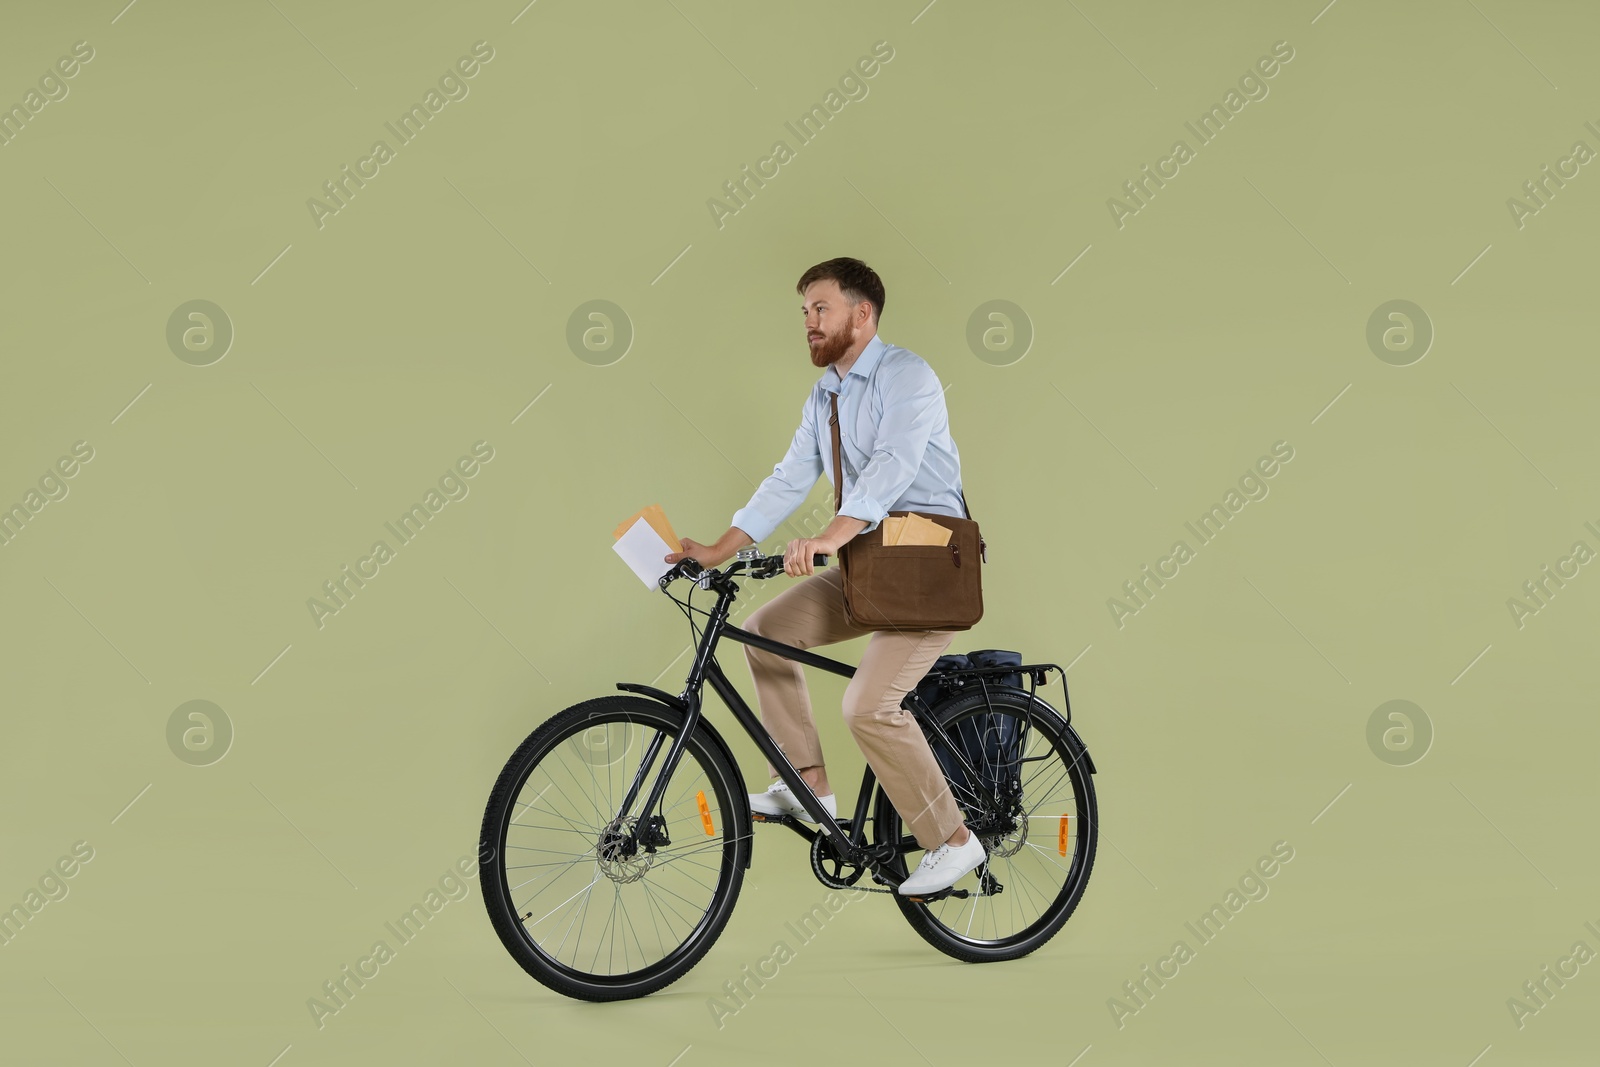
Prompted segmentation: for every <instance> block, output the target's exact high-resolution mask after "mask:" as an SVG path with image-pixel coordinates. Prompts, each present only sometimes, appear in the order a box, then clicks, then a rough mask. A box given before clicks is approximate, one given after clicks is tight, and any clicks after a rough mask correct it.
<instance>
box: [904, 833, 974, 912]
mask: <svg viewBox="0 0 1600 1067" xmlns="http://www.w3.org/2000/svg"><path fill="white" fill-rule="evenodd" d="M988 855H989V854H988V853H987V852H986V851H984V848H983V842H982V841H979V840H978V835H977V834H975V833H973V832H972V831H971V830H968V831H967V843H966V844H964V845H951V844H943V845H940V846H939V847H938V848H934V849H929V850H928V851H927V852H925V853H923V855H922V862H921V863H920V864H919V865H918V866H917V869H916V870H914V871H912V872H911V877H909V878H907V879H906V880H905V881H904V882H901V883H900V888H899V889H898V890H896V892H898V893H899V894H900V895H901V896H903V897H910V896H918V897H920V896H926V895H929V894H932V893H937V892H939V891H940V890H941V889H949V888H950V887H951V886H953V885H955V884H956V882H957V881H959V880H960V878H961V876H962V875H964V874H966V873H967V872H968V871H974V870H977V869H978V867H979V866H980V865H981V864H982V863H983V861H984V860H985V859H987V858H988Z"/></svg>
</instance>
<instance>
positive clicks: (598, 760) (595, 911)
mask: <svg viewBox="0 0 1600 1067" xmlns="http://www.w3.org/2000/svg"><path fill="white" fill-rule="evenodd" d="M682 730H683V716H682V714H681V713H679V712H678V711H676V710H674V709H672V708H668V707H665V706H663V705H661V704H659V703H657V702H656V701H653V700H648V699H646V698H643V697H631V696H607V697H600V698H598V699H595V700H589V701H585V702H584V703H582V704H577V705H574V706H573V707H571V708H568V709H567V710H565V711H563V712H560V713H558V714H556V715H555V716H554V717H552V718H551V719H550V720H549V721H547V722H545V723H544V724H543V725H541V726H540V727H539V728H538V729H537V730H535V731H534V732H533V733H532V734H530V735H529V736H528V738H527V740H525V741H524V742H523V743H522V745H521V746H520V747H519V748H518V749H517V751H516V753H515V754H514V755H513V756H512V757H511V760H510V762H508V763H507V764H506V767H505V770H504V771H502V772H501V774H500V778H499V780H498V781H497V782H496V783H495V787H494V790H493V792H492V794H491V795H490V798H489V806H488V810H487V811H485V813H484V818H483V834H482V838H481V841H480V846H479V871H480V874H481V876H482V885H483V899H484V904H485V905H486V906H487V908H488V910H489V918H490V921H491V922H492V923H493V924H494V929H495V932H496V933H498V934H499V936H500V940H501V942H502V943H503V944H504V945H505V947H506V949H507V951H509V952H510V953H511V955H512V957H513V958H514V959H515V960H516V961H517V962H518V963H519V964H521V965H522V967H523V969H524V970H526V971H527V972H528V973H529V974H531V975H532V976H533V977H534V978H537V979H538V980H539V981H540V982H542V983H544V984H545V985H546V986H548V987H550V988H551V989H554V990H555V991H557V992H559V993H563V994H565V995H566V996H569V997H575V998H578V999H581V1000H622V999H626V998H629V997H642V996H645V995H646V994H649V993H653V992H655V991H656V990H658V989H661V988H662V987H664V986H667V985H669V984H671V983H672V982H674V981H676V980H677V979H679V978H681V977H682V976H683V975H684V974H686V973H688V971H689V969H690V968H691V967H693V966H694V965H695V963H697V962H698V961H699V959H700V957H701V956H703V955H704V954H705V953H706V951H707V950H708V949H710V947H711V945H712V942H714V941H715V940H716V939H717V936H718V935H719V934H720V933H721V932H722V929H723V927H724V926H726V925H727V922H728V918H729V916H730V915H731V914H732V912H733V904H734V901H735V900H736V899H737V898H738V896H739V889H740V886H741V885H742V884H743V881H744V871H745V867H746V866H747V865H748V863H749V855H750V834H749V827H748V821H747V817H746V816H745V804H746V802H745V799H744V786H743V780H742V779H741V778H740V776H739V773H738V770H737V768H735V767H734V766H733V765H732V764H731V763H730V762H729V761H728V759H727V758H726V756H725V754H724V751H723V749H722V747H721V746H720V745H719V744H717V743H716V742H715V741H714V740H712V739H711V737H710V736H709V732H708V731H707V730H705V729H701V730H697V731H696V732H695V733H694V734H693V735H692V736H690V737H689V739H688V742H687V744H686V745H685V747H684V751H683V757H682V759H680V760H679V762H678V766H677V768H676V769H675V770H674V772H673V775H672V779H671V781H669V782H668V783H667V788H666V791H665V792H664V793H663V795H662V801H661V805H660V809H659V814H660V815H661V816H662V818H663V820H664V821H663V823H661V824H660V825H658V826H657V827H655V836H656V837H657V843H656V846H655V848H654V850H653V851H652V850H650V849H648V848H646V847H644V846H643V845H637V846H636V845H633V844H630V841H631V840H632V839H633V838H636V837H637V832H638V829H639V828H638V826H637V822H636V818H635V816H636V813H637V811H638V808H639V807H640V805H642V804H643V802H644V799H645V797H646V796H647V795H648V793H649V790H650V787H651V785H652V784H653V781H654V778H655V776H656V775H658V774H659V773H660V771H661V769H662V767H663V766H664V764H665V763H666V756H667V752H668V750H669V749H670V748H671V746H672V743H673V740H674V739H675V738H676V737H677V736H678V735H679V734H681V733H682ZM647 760H648V764H649V765H647V766H646V765H644V764H645V763H646V761H647ZM636 783H637V796H636V798H635V799H634V801H633V803H632V805H631V806H630V810H628V811H624V810H622V803H623V800H624V798H625V797H626V796H627V795H628V792H629V790H630V789H633V788H634V787H635V785H636ZM646 836H649V835H648V834H647V835H646Z"/></svg>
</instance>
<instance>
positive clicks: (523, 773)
mask: <svg viewBox="0 0 1600 1067" xmlns="http://www.w3.org/2000/svg"><path fill="white" fill-rule="evenodd" d="M618 726H620V727H622V732H623V734H624V735H627V734H628V731H629V730H631V729H637V730H638V731H639V739H638V742H639V750H640V751H641V752H642V751H643V749H644V745H645V742H644V733H645V732H646V731H649V730H654V731H657V732H660V733H663V734H665V735H667V736H666V738H665V742H666V743H665V744H663V745H662V747H661V749H660V753H659V755H658V756H657V758H656V763H655V766H654V767H653V768H652V770H651V780H653V776H654V774H655V773H656V770H657V769H659V767H660V766H661V764H662V762H663V761H664V760H665V758H666V752H667V748H668V746H669V745H670V742H671V740H672V739H673V738H674V737H676V736H677V735H678V734H679V733H680V732H681V731H682V727H683V714H682V713H681V712H679V711H677V710H676V709H673V708H669V707H666V706H665V705H662V704H660V703H658V702H656V701H653V700H649V699H647V698H644V697H635V696H622V695H618V696H604V697H598V698H595V699H593V700H587V701H584V702H582V703H580V704H575V705H573V706H572V707H570V708H567V709H566V710H564V711H561V712H558V713H557V714H555V715H554V716H552V717H551V718H550V719H549V720H547V721H546V722H544V723H543V724H541V725H540V726H539V727H538V728H537V729H535V730H534V731H533V732H532V733H531V734H529V735H528V737H527V738H526V739H525V740H524V741H523V742H522V744H521V745H519V746H518V748H517V750H516V752H515V753H514V754H513V755H512V757H511V759H510V760H509V761H507V763H506V765H505V768H504V769H503V770H502V771H501V772H500V776H499V778H498V779H497V780H496V782H495V785H494V788H493V790H492V791H491V793H490V796H489V803H488V806H487V808H486V809H485V811H484V819H483V829H482V833H481V836H480V839H479V875H480V881H481V884H482V887H483V900H484V906H485V908H486V909H487V910H488V913H489V919H490V922H491V924H492V925H493V927H494V930H495V933H496V934H498V935H499V938H500V941H501V943H502V944H503V945H504V946H505V948H506V950H507V951H508V952H509V953H510V954H511V956H512V958H513V959H515V960H516V961H517V963H518V964H520V965H521V967H522V969H523V970H525V971H526V972H528V974H530V975H532V976H533V977H534V978H535V979H537V980H538V981H539V982H541V983H542V984H544V985H545V986H547V987H548V988H550V989H553V990H555V991H556V992H558V993H561V994H564V995H565V996H568V997H572V998H575V999H579V1000H590V1001H609V1000H625V999H630V998H635V997H643V996H646V995H648V994H650V993H653V992H655V991H657V990H659V989H662V988H664V987H666V986H668V985H670V984H672V983H673V982H675V981H677V980H678V979H679V978H681V977H683V975H685V974H687V973H688V972H689V970H690V969H692V968H693V967H694V965H695V964H696V963H698V962H699V961H700V958H701V957H702V956H704V955H705V954H706V952H707V951H709V950H710V948H711V946H712V944H713V943H714V942H715V941H716V939H717V937H718V936H719V935H720V934H721V933H722V930H723V928H724V927H725V926H726V925H727V922H728V919H729V917H730V916H731V915H732V913H733V906H734V903H735V902H736V901H737V900H738V897H739V891H740V888H741V887H742V885H743V882H744V872H745V868H746V867H747V866H748V864H749V858H750V847H751V844H750V819H749V812H748V801H747V800H746V798H745V793H744V785H743V778H742V776H741V775H740V774H739V771H738V768H737V767H736V766H734V765H732V764H731V763H730V762H729V760H728V759H727V758H726V756H725V750H724V748H723V746H722V745H721V744H720V743H718V742H716V741H715V740H713V739H712V737H711V735H710V733H709V731H707V730H704V729H698V730H696V731H695V733H694V735H692V736H691V737H690V738H689V739H688V742H687V744H686V745H685V747H684V751H683V757H682V759H681V760H680V761H679V764H678V768H677V770H676V771H675V772H674V777H673V781H672V782H671V783H669V786H672V787H676V785H677V783H678V782H680V781H682V780H684V779H685V778H686V770H691V771H692V770H693V769H698V773H700V774H702V775H704V777H705V779H706V780H707V781H708V783H709V788H706V787H702V788H701V790H700V792H701V793H710V794H711V799H712V801H713V804H712V805H708V806H707V808H705V809H701V810H705V811H708V812H710V813H711V818H712V819H713V820H714V823H708V824H707V825H708V826H710V825H713V824H714V825H717V826H721V827H722V841H721V843H720V848H718V847H717V845H716V843H715V842H713V843H712V844H701V843H697V842H696V837H695V835H697V834H699V833H700V832H701V829H702V827H701V826H700V825H697V824H699V823H700V822H701V821H702V820H701V818H700V817H699V816H698V813H695V814H693V815H690V816H687V817H685V818H683V819H680V820H678V824H677V825H676V826H674V825H673V823H672V821H670V820H669V823H668V827H667V829H668V832H669V834H671V836H673V837H674V838H675V839H677V840H681V841H684V842H685V844H686V847H693V848H695V849H697V850H700V851H709V852H710V853H711V855H712V856H715V857H716V860H717V871H716V884H715V886H714V887H713V888H712V891H711V899H710V902H709V904H708V905H707V907H706V909H705V911H704V913H703V914H702V915H700V916H699V917H698V919H696V918H695V917H694V916H693V915H692V911H693V909H692V907H691V909H690V911H691V915H690V917H689V919H687V920H685V922H690V921H692V923H693V926H692V929H690V930H689V931H688V932H687V933H686V934H684V935H682V938H681V941H679V943H677V944H675V945H674V946H672V947H671V948H670V949H669V948H668V947H667V946H666V944H665V941H666V939H665V938H662V937H661V933H660V919H661V918H662V917H664V916H665V913H664V912H662V910H661V905H660V903H659V902H652V903H647V904H646V906H645V910H646V912H647V913H648V914H647V917H648V918H649V919H650V921H651V922H652V923H653V924H655V926H656V935H657V939H658V941H660V942H661V943H662V945H661V947H662V955H661V958H660V959H658V960H655V961H654V962H650V963H648V964H645V963H644V960H643V959H642V960H641V964H643V965H641V966H640V967H638V968H636V969H633V970H626V971H622V972H614V973H599V972H597V971H594V970H585V969H584V968H583V967H582V966H577V965H575V963H576V961H577V957H578V955H579V950H578V947H577V946H574V953H573V955H574V962H573V963H569V962H564V961H563V960H561V959H560V958H558V957H559V954H560V949H557V950H556V951H555V952H552V951H551V950H550V948H549V946H548V945H544V944H541V943H540V941H539V939H538V938H536V937H535V936H534V935H533V934H531V933H530V932H529V929H528V927H527V926H525V925H524V924H525V922H526V920H527V919H528V918H530V917H531V915H532V912H531V911H530V912H529V913H528V914H526V915H523V914H519V913H520V912H521V910H522V907H526V906H527V903H528V901H527V900H524V901H523V905H522V907H519V905H518V901H517V892H516V890H515V889H514V888H513V886H512V885H511V884H510V881H509V877H508V868H510V867H512V866H514V865H510V864H509V860H508V859H506V858H504V857H508V856H511V857H513V858H515V855H514V854H515V853H517V851H518V849H519V848H528V846H525V845H521V844H519V841H510V842H508V836H509V835H510V834H511V832H512V829H513V827H514V826H516V825H524V826H528V827H529V829H541V827H535V826H531V825H529V824H524V823H518V822H517V821H516V820H515V819H514V816H516V815H518V814H521V813H522V810H525V811H527V812H542V811H544V810H545V809H542V808H538V807H536V806H535V805H536V804H537V803H538V802H539V797H538V796H536V797H535V798H534V800H533V801H532V802H526V801H519V797H521V796H522V795H523V790H524V789H525V787H527V785H528V783H529V780H530V778H532V777H533V776H534V775H535V774H537V773H539V768H540V767H541V765H543V766H544V767H545V768H546V772H545V773H546V776H547V777H548V778H549V784H547V785H546V786H545V789H544V790H541V792H540V796H542V795H543V793H544V792H545V791H548V790H549V789H551V788H552V787H553V786H554V785H555V784H557V783H558V782H559V781H561V779H560V778H559V777H558V776H557V775H556V774H555V771H557V770H560V769H562V766H561V765H558V760H557V757H558V756H559V755H561V753H562V747H561V746H563V744H566V743H569V742H574V741H577V740H579V739H580V738H583V737H588V736H592V735H589V734H588V731H592V730H595V729H597V728H599V729H603V730H604V731H605V737H606V738H607V739H608V740H609V739H610V737H611V736H612V730H613V728H615V727H618ZM581 750H582V749H581V747H580V748H579V749H575V751H581ZM607 751H609V748H608V749H607ZM553 754H555V755H553ZM580 759H585V760H587V757H580ZM623 759H625V756H619V757H617V758H616V759H614V760H612V761H611V762H610V763H606V764H605V765H604V766H605V768H606V769H607V772H608V777H609V772H610V769H611V767H612V766H613V765H615V764H616V763H617V761H618V760H623ZM590 766H591V777H593V771H592V767H593V763H592V761H591V763H590ZM580 769H581V768H580ZM634 769H635V770H636V769H637V767H636V765H635V767H634ZM622 773H628V772H626V771H625V770H624V771H623V772H622ZM687 777H688V780H689V784H690V785H691V786H692V785H694V784H695V781H696V779H694V777H693V774H692V773H690V774H689V775H687ZM572 788H573V789H574V790H578V789H581V784H580V786H577V787H572ZM567 791H568V788H567V787H566V786H563V787H562V790H561V792H562V793H563V794H565V793H566V792H567ZM671 795H672V790H671V789H669V791H668V793H666V794H664V795H663V804H662V808H663V809H666V810H672V809H671V806H670V805H669V804H668V802H667V798H668V797H670V796H671ZM640 799H641V801H642V794H641V798H640ZM637 803H638V801H636V804H637ZM696 803H697V805H698V802H696ZM519 804H520V805H521V809H522V810H519ZM595 808H596V811H599V810H601V809H600V807H599V805H598V804H596V805H595ZM679 810H681V808H680V809H679ZM691 810H692V809H691ZM556 815H557V818H558V819H561V820H563V821H566V822H567V823H568V825H569V826H571V827H572V829H571V830H568V829H565V828H562V827H555V826H550V827H543V828H542V829H545V830H549V831H552V832H555V833H566V834H572V833H583V832H586V831H591V830H592V832H593V834H594V836H595V839H596V842H597V843H596V844H594V845H591V846H590V851H591V852H593V853H594V855H593V856H592V857H588V862H589V863H590V865H592V867H593V868H594V872H595V873H593V874H592V875H591V876H590V877H591V881H590V883H589V888H590V889H591V890H592V889H593V888H594V887H595V886H598V885H600V884H601V883H602V881H605V880H606V879H604V878H602V874H604V873H605V870H606V868H605V867H604V866H603V864H602V861H601V859H600V846H599V844H598V842H599V840H600V836H599V835H600V834H601V833H603V830H604V828H603V827H598V826H595V827H591V826H589V825H588V824H587V823H583V824H580V823H577V822H573V821H572V820H571V819H569V818H568V817H567V816H565V815H562V814H560V813H556ZM535 817H536V818H537V817H541V816H535ZM598 817H599V816H595V818H598ZM680 832H681V834H680ZM706 832H707V833H708V834H709V833H710V832H711V831H710V830H709V829H707V830H706ZM518 837H519V839H521V840H528V839H529V838H527V837H526V836H525V835H524V834H522V833H521V832H520V831H519V832H518ZM537 840H538V841H539V843H546V842H545V841H544V839H543V838H542V837H540V838H537ZM508 843H509V845H510V847H509V848H508ZM581 843H582V839H581V838H580V839H578V840H575V841H574V842H573V843H572V845H571V847H573V848H576V847H578V845H579V844H581ZM674 847H675V846H674ZM528 850H529V851H532V852H541V851H544V852H548V851H551V850H550V849H537V848H529V849H528ZM562 854H563V855H565V854H566V853H562ZM692 854H693V853H692V852H680V853H677V854H675V855H673V856H671V857H669V858H668V859H666V860H664V861H660V869H662V870H665V869H666V866H667V865H668V864H671V863H674V862H676V861H678V860H682V859H683V858H684V857H685V856H689V855H692ZM586 856H587V854H585V855H583V856H579V857H577V858H576V859H575V860H573V861H572V862H571V869H572V870H580V868H581V866H582V864H583V862H584V860H585V857H586ZM708 858H709V857H708ZM655 862H656V860H655V858H654V857H652V861H651V863H649V864H646V865H645V867H646V870H645V873H644V874H642V875H640V876H639V877H638V878H637V879H634V880H633V881H632V882H629V883H628V884H630V885H632V884H638V885H640V886H646V879H647V878H648V877H649V873H650V872H651V871H653V870H656V869H657V868H656V867H655V866H653V864H654V863H655ZM524 866H529V867H532V866H545V867H552V868H556V867H560V866H563V861H557V862H546V863H539V864H528V865H524ZM674 869H675V870H676V868H674ZM683 869H684V870H687V869H688V868H687V867H685V868H683ZM550 873H554V874H556V876H557V879H558V881H559V879H560V878H562V877H564V876H565V875H566V874H568V873H569V871H567V870H560V871H552V872H546V873H541V874H539V875H537V876H534V877H530V878H528V879H527V881H528V882H535V881H538V880H539V879H542V878H545V877H547V876H548V874H550ZM630 873H631V872H630ZM520 876H521V875H520V871H519V875H518V877H520ZM582 876H583V875H582V873H581V871H580V874H579V877H580V878H581V877H582ZM607 877H608V878H609V879H610V880H611V881H612V882H613V883H614V885H613V889H614V893H615V896H614V897H613V901H614V903H613V905H612V913H611V915H612V918H613V919H615V916H616V903H615V901H618V900H620V898H621V894H622V883H619V882H618V881H617V879H616V878H614V877H610V876H607ZM524 884H526V883H524ZM551 884H552V885H554V884H555V883H551ZM696 884H699V883H696ZM540 892H543V890H542V889H541V890H540ZM643 897H644V899H645V900H647V901H651V900H652V895H651V893H650V891H649V889H648V888H645V889H644V890H643ZM530 899H531V898H530ZM661 899H665V898H661ZM683 899H684V898H683V897H682V896H679V897H678V900H679V901H682V900H683ZM603 906H604V905H602V907H603ZM681 906H682V905H681V904H672V903H668V904H667V910H668V911H675V910H676V909H678V908H680V907H681ZM588 907H589V897H588V896H586V897H585V900H584V904H583V912H584V916H585V917H584V919H574V920H573V921H575V922H576V923H577V924H578V925H579V927H580V928H581V927H583V926H584V925H585V924H586V922H587V912H588ZM652 909H654V910H652ZM624 920H625V922H626V925H627V926H629V927H631V928H632V932H633V933H634V936H635V940H636V942H642V940H647V939H648V932H649V931H648V928H646V935H645V937H644V938H642V939H641V938H640V936H639V934H638V930H639V929H640V927H641V926H642V923H634V922H633V919H632V917H631V916H628V915H627V914H626V912H625V913H624ZM539 921H542V919H541V920H539ZM534 925H538V922H535V924H534ZM617 928H618V935H619V936H621V934H622V930H623V924H622V923H619V924H618V927H617ZM570 933H571V931H570V930H569V931H568V936H570ZM674 936H676V935H674ZM552 937H553V935H552ZM565 940H566V938H563V946H564V944H565ZM580 941H581V934H580ZM622 944H623V948H624V953H625V958H627V953H628V951H629V949H628V942H627V940H626V938H624V939H623V942H622ZM615 947H616V946H615V945H614V944H613V946H612V949H613V954H614V951H615ZM638 948H639V952H640V955H641V957H643V956H646V955H647V953H646V951H645V948H644V945H643V944H642V943H639V944H638ZM598 953H599V949H597V950H596V961H597V964H598ZM630 962H631V961H630Z"/></svg>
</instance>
